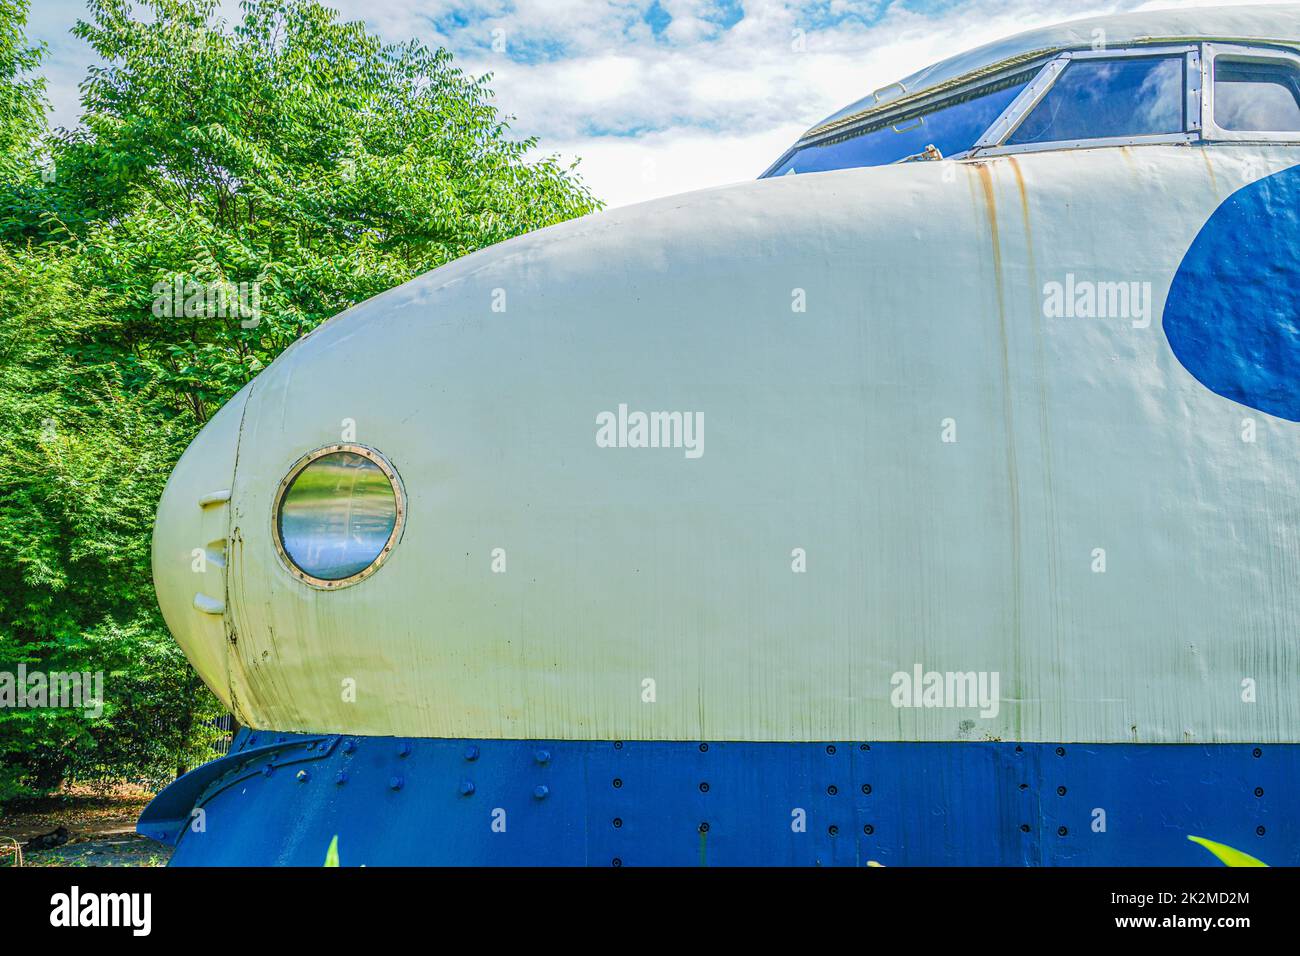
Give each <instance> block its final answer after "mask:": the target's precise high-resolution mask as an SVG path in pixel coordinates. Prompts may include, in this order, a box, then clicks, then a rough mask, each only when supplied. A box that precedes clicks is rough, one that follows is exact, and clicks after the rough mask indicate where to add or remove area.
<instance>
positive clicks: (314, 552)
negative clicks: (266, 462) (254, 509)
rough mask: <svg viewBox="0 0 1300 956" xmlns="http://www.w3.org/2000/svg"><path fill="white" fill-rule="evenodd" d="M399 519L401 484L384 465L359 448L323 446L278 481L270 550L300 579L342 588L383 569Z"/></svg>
mask: <svg viewBox="0 0 1300 956" xmlns="http://www.w3.org/2000/svg"><path fill="white" fill-rule="evenodd" d="M405 514H406V495H405V492H404V491H403V489H402V482H401V479H400V478H399V477H398V475H397V471H396V470H395V469H394V468H393V466H392V464H391V463H389V461H388V459H386V458H385V457H384V456H383V455H381V454H379V452H377V451H375V450H374V449H373V448H367V447H366V446H365V445H327V446H325V447H324V448H318V449H316V450H315V451H313V452H310V453H308V454H306V455H304V456H303V457H302V458H300V459H299V460H298V461H297V462H296V463H295V464H294V466H293V468H291V469H290V470H289V473H288V474H287V475H285V476H284V480H283V481H281V482H280V488H279V490H278V492H277V493H276V496H275V512H274V515H273V520H272V527H273V530H274V534H275V548H276V551H278V552H279V554H280V559H281V560H282V561H283V562H284V565H285V567H286V568H288V569H289V571H290V572H291V573H292V574H293V575H294V577H296V578H298V579H299V580H301V581H305V582H306V583H308V584H310V585H312V586H313V587H318V588H341V587H346V586H348V585H349V584H356V583H357V582H358V581H362V580H365V579H366V578H367V577H369V576H370V575H371V574H373V573H374V572H375V571H376V570H377V569H378V568H379V566H380V565H381V564H383V563H384V560H385V559H386V558H387V557H388V555H389V554H391V553H392V550H393V548H395V547H396V546H397V542H398V541H399V540H400V539H401V536H402V524H403V520H404V518H405Z"/></svg>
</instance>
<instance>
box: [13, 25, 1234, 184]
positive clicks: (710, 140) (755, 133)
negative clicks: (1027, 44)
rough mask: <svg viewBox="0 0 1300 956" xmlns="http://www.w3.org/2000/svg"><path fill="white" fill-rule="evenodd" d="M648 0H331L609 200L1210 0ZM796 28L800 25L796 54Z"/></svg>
mask: <svg viewBox="0 0 1300 956" xmlns="http://www.w3.org/2000/svg"><path fill="white" fill-rule="evenodd" d="M653 2H654V0H606V2H595V0H472V2H465V0H387V2H385V3H382V4H376V3H375V2H374V0H336V2H335V5H336V6H338V7H339V8H340V10H341V12H342V14H343V15H344V17H345V18H347V19H364V20H365V21H366V22H367V24H368V25H369V26H370V28H371V29H372V30H374V31H376V32H378V33H379V34H380V35H381V36H382V37H383V38H384V39H385V40H388V41H390V42H400V41H404V40H406V39H408V38H411V37H418V38H419V39H421V40H423V41H424V42H426V43H428V44H430V45H444V46H447V47H448V48H449V49H451V50H452V51H453V52H454V53H455V54H456V55H457V58H458V61H459V62H460V64H461V66H462V67H463V68H464V69H466V71H467V72H470V73H472V74H481V73H487V72H491V73H492V74H493V81H492V86H493V88H494V90H495V92H496V100H497V103H498V104H499V105H500V106H501V107H502V109H503V110H504V111H505V112H506V113H508V114H511V115H513V116H515V117H516V118H517V119H516V121H515V122H514V123H513V128H514V129H515V131H516V132H517V133H518V134H519V135H535V136H537V137H539V139H540V141H541V145H540V151H541V152H543V153H548V154H549V153H560V154H562V155H564V156H566V157H567V156H581V157H582V158H583V163H582V167H581V169H582V171H583V173H584V175H585V177H586V178H587V180H588V181H589V183H590V184H591V185H592V187H593V189H594V190H595V192H596V193H597V195H599V196H601V197H602V198H604V199H606V200H607V201H608V202H609V203H610V204H611V205H621V204H624V203H628V202H635V201H637V200H640V199H646V198H651V197H654V196H662V195H669V194H671V193H673V192H678V191H682V190H685V189H693V188H700V187H704V186H708V185H715V184H719V183H724V182H731V181H736V180H739V179H747V178H752V177H753V176H755V175H757V174H758V173H759V172H760V171H761V170H762V169H764V168H765V167H766V166H767V165H768V164H769V163H770V162H771V161H772V160H773V159H775V158H776V156H777V155H778V154H779V153H780V152H781V151H782V150H783V149H784V148H785V147H786V146H788V145H789V144H790V142H792V141H793V139H794V138H795V136H797V135H798V133H799V132H801V131H802V130H803V129H805V128H807V127H808V126H809V125H811V124H812V123H814V122H816V121H817V120H819V119H821V118H822V117H823V116H825V115H827V114H828V113H831V112H833V111H834V110H836V109H838V108H840V107H841V106H844V105H845V104H847V103H849V102H852V101H853V100H856V99H858V98H859V97H861V96H863V95H865V94H866V93H867V92H869V91H870V90H873V89H876V88H878V87H881V86H884V85H886V84H888V83H892V82H894V81H896V80H898V79H899V78H901V77H902V76H905V75H906V74H908V73H911V72H913V71H914V70H916V69H918V68H920V67H922V66H925V65H927V64H929V63H932V62H935V61H937V60H940V59H943V58H944V57H947V56H950V55H953V54H955V53H959V52H961V51H963V50H967V49H970V48H972V47H975V46H979V45H980V44H982V43H986V42H989V41H992V40H995V39H998V38H999V37H1003V36H1007V35H1010V34H1013V33H1018V32H1020V31H1023V30H1027V29H1032V28H1033V27H1035V26H1041V25H1047V24H1050V23H1054V22H1059V21H1062V20H1068V19H1074V18H1077V17H1083V16H1090V15H1094V14H1104V13H1108V12H1116V11H1121V10H1133V9H1144V8H1151V7H1175V6H1198V5H1206V3H1207V2H1212V0H1159V2H1155V3H1141V2H1138V0H1080V2H1069V0H1051V2H1043V0H958V2H956V3H945V4H944V7H945V9H944V10H943V12H942V13H931V14H928V15H927V13H926V12H925V10H926V9H927V8H930V9H933V6H934V5H933V4H930V3H927V2H926V0H916V2H914V3H911V4H909V5H908V6H904V5H902V2H900V0H896V2H893V3H886V2H884V0H874V2H871V0H868V2H863V0H829V2H826V0H822V2H808V3H801V2H797V0H728V2H718V0H658V3H657V4H656V8H657V9H656V10H654V11H653V12H652V11H651V6H652V3H653ZM37 6H38V8H39V14H36V13H34V14H33V26H34V31H33V32H36V33H37V35H39V36H42V37H43V38H44V39H46V40H48V41H50V42H51V46H52V49H53V50H54V54H55V56H54V58H53V59H52V60H51V62H50V64H49V66H48V68H47V75H48V77H49V83H50V94H51V99H52V100H53V101H54V104H55V118H56V122H62V123H64V124H70V123H72V122H74V119H75V103H76V92H75V86H76V81H77V80H79V79H80V78H81V74H84V65H85V64H86V63H88V62H89V56H90V51H88V50H86V49H85V48H84V45H81V44H80V42H79V41H72V40H71V38H67V37H60V36H59V33H58V28H57V27H58V25H59V24H63V25H65V26H70V25H71V24H72V22H73V21H74V20H75V18H76V16H77V15H78V14H79V13H80V10H81V5H80V2H79V0H45V2H43V3H38V4H37ZM741 8H743V13H744V16H743V17H742V18H741V19H739V20H736V19H735V18H736V16H737V14H738V13H739V12H740V9H741ZM222 11H223V13H224V15H225V16H227V17H228V18H230V17H233V16H234V15H236V13H237V8H236V6H235V3H234V0H223V3H222ZM882 11H883V14H882ZM652 23H654V24H656V25H657V26H658V28H659V33H658V35H656V33H655V30H654V29H652V25H651V24H652ZM728 23H729V24H730V26H726V24H728ZM36 28H39V29H36ZM493 31H502V32H500V33H498V34H496V35H497V36H499V37H501V38H503V39H504V40H505V42H506V46H507V53H506V54H500V53H494V52H493V51H492V49H491V43H492V40H493V37H494V32H493ZM795 31H803V34H802V41H803V42H802V47H803V50H802V52H799V51H797V50H796V49H795V47H796V46H797V45H798V44H795V43H794V40H795V38H796V33H795ZM78 63H80V64H81V66H82V69H81V70H80V71H78V69H77V68H76V67H77V64H78Z"/></svg>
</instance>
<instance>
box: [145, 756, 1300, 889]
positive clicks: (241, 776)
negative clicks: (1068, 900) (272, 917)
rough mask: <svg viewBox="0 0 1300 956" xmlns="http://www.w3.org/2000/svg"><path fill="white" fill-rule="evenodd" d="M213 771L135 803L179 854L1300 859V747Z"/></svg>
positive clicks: (290, 760)
mask: <svg viewBox="0 0 1300 956" xmlns="http://www.w3.org/2000/svg"><path fill="white" fill-rule="evenodd" d="M214 769H215V770H216V771H219V773H215V774H212V775H211V779H210V780H208V781H207V782H206V783H205V784H203V785H202V788H201V791H200V793H199V795H198V797H197V800H196V799H195V797H194V796H192V795H191V794H190V793H188V792H183V793H180V794H179V795H178V796H177V797H176V799H174V800H172V799H169V794H168V792H164V793H163V794H162V795H160V796H159V798H158V799H157V801H156V802H155V804H154V805H152V806H150V807H149V809H148V810H147V811H146V813H145V816H144V818H143V819H142V820H141V823H140V830H141V832H142V833H145V834H146V835H151V836H155V837H158V838H160V839H163V840H165V841H166V842H169V843H176V851H175V854H174V856H173V858H172V862H173V864H175V865H185V866H196V865H206V866H219V865H300V866H320V865H321V861H322V860H326V859H328V858H334V853H335V851H337V857H336V859H337V862H338V863H339V864H341V865H343V866H363V865H364V866H384V865H401V864H435V865H436V864H447V865H489V866H491V865H542V864H544V865H567V866H583V865H587V866H662V865H675V866H737V865H753V864H767V865H772V864H785V865H806V866H814V865H820V866H833V865H834V866H863V865H867V864H868V863H871V862H874V863H877V864H883V865H885V866H917V865H936V864H944V865H952V864H967V865H1001V866H1024V865H1062V866H1077V865H1125V866H1152V865H1178V866H1220V865H1221V863H1220V862H1219V859H1217V858H1216V856H1215V855H1212V854H1211V853H1207V852H1206V851H1205V849H1203V848H1202V847H1203V846H1205V845H1207V841H1205V840H1204V839H1203V838H1201V837H1200V834H1205V833H1209V834H1213V835H1214V836H1215V838H1216V839H1215V841H1214V842H1219V841H1222V843H1225V844H1227V845H1228V846H1230V847H1233V848H1236V849H1237V850H1238V852H1239V853H1242V855H1246V856H1253V857H1257V858H1259V859H1262V860H1264V861H1265V862H1267V863H1270V864H1272V865H1296V864H1297V863H1300V814H1297V813H1296V809H1297V801H1296V798H1295V788H1294V786H1293V784H1294V781H1295V779H1296V778H1297V775H1298V774H1300V747H1296V746H1281V747H1262V748H1255V747H1250V746H1247V745H1211V746H1200V745H1181V746H1164V745H1133V744H1107V745H1102V746H1080V745H1072V744H1062V745H1057V744H1024V745H1015V744H1009V743H1001V744H999V743H948V744H941V743H935V744H906V743H862V742H851V741H850V742H844V741H837V742H815V743H813V742H810V743H801V744H780V743H770V744H755V743H717V742H697V741H689V742H687V741H683V742H665V741H659V742H645V741H603V742H591V743H586V742H574V741H563V740H554V741H524V740H478V741H464V740H462V741H457V740H428V739H424V740H403V739H398V738H357V737H333V736H330V737H300V736H295V735H268V734H265V733H250V732H247V731H245V732H243V733H242V734H241V737H240V739H239V740H238V741H236V743H235V746H234V747H233V748H232V750H231V755H230V757H228V758H226V759H225V760H223V761H221V762H220V764H219V765H217V766H216V767H215V768H214ZM199 773H202V772H199ZM1207 780H1212V781H1213V783H1214V785H1213V786H1206V785H1205V782H1206V781H1207ZM176 787H177V788H178V790H182V791H185V790H186V789H187V788H186V785H185V783H184V778H182V782H179V783H178V784H176ZM937 794H948V795H951V796H953V797H954V799H951V800H946V801H942V802H940V801H937V800H936V795H937ZM195 805H197V807H198V809H200V810H202V813H201V814H195V813H191V810H190V808H191V807H192V806H195ZM1193 841H1199V843H1200V845H1198V842H1193ZM1241 848H1248V849H1249V850H1250V854H1244V851H1243V850H1242V849H1241ZM327 854H328V856H327ZM1233 859H1237V858H1235V857H1234V858H1233Z"/></svg>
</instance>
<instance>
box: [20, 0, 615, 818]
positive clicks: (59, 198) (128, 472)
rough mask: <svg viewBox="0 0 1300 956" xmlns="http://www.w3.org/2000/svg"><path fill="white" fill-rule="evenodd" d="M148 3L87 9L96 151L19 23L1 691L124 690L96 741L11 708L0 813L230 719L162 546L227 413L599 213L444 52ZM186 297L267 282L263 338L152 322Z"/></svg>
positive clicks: (262, 8)
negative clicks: (167, 510)
mask: <svg viewBox="0 0 1300 956" xmlns="http://www.w3.org/2000/svg"><path fill="white" fill-rule="evenodd" d="M147 8H148V9H147V11H146V12H145V14H144V15H142V16H140V17H139V18H136V17H133V16H132V14H131V11H130V10H129V8H128V7H127V5H126V3H125V2H123V0H90V2H89V4H88V12H87V15H86V18H85V19H84V20H82V21H79V22H78V23H77V25H76V26H75V28H74V29H73V32H74V33H75V34H76V35H78V36H80V37H82V38H83V39H85V40H86V41H88V42H89V43H90V45H91V46H92V47H93V48H94V49H95V51H96V52H97V53H98V55H99V57H100V59H101V60H102V61H103V62H105V63H106V64H107V65H106V66H103V67H99V68H95V69H92V70H91V73H90V76H89V77H88V79H87V81H86V83H85V84H84V86H83V97H82V107H83V114H82V123H83V128H80V129H78V130H74V131H59V132H57V133H44V132H43V131H42V129H41V123H42V117H43V111H42V107H41V100H40V97H41V87H40V84H39V82H36V81H33V80H30V79H26V77H27V73H28V71H30V70H31V69H32V67H33V66H34V65H35V63H36V58H37V56H38V51H35V50H33V49H31V48H30V47H29V46H28V45H27V44H26V43H25V41H24V40H23V39H22V24H23V17H24V14H25V10H24V0H0V152H2V154H3V155H0V172H3V173H4V175H3V176H0V671H5V670H8V671H12V670H14V669H15V668H16V666H17V665H18V664H19V663H24V664H26V665H27V667H28V668H29V669H42V670H45V671H55V670H67V671H103V672H104V674H105V684H104V691H105V696H106V703H105V708H104V712H103V714H102V715H101V716H99V717H97V718H94V719H86V718H85V717H84V716H83V715H82V714H81V713H80V712H78V711H73V710H66V711H60V710H54V709H41V710H23V709H8V710H0V800H3V799H5V798H6V797H9V796H14V795H17V794H31V793H41V792H48V790H50V789H51V788H52V787H54V786H57V784H58V783H59V781H60V780H61V779H63V778H65V777H68V776H70V775H71V776H77V775H81V776H100V775H104V774H108V773H111V774H115V775H119V776H126V777H148V776H155V777H156V776H159V775H160V774H165V773H167V772H170V771H172V770H174V769H175V768H176V767H177V766H178V765H187V764H192V763H195V762H197V761H199V760H201V759H203V758H204V750H205V748H206V745H207V742H208V741H209V739H210V738H211V736H212V732H211V730H210V728H209V727H208V721H209V720H210V718H212V717H213V716H215V715H216V714H217V713H218V712H219V709H218V706H217V704H216V701H215V699H214V698H213V697H212V695H211V694H210V693H209V692H208V691H207V690H206V689H205V688H203V687H202V686H201V684H200V683H199V682H198V679H197V677H195V675H194V673H193V671H192V670H191V669H190V668H189V667H188V665H187V664H186V662H185V660H184V657H183V655H182V654H181V652H180V651H179V649H178V648H177V647H176V645H175V644H174V643H173V642H172V641H171V639H170V637H169V636H168V635H167V632H166V628H165V626H164V624H163V622H162V620H161V615H160V614H159V611H158V608H157V604H156V602H155V600H154V597H153V589H152V583H151V576H150V569H149V540H150V533H151V526H152V520H153V513H154V509H155V506H156V504H157V500H158V497H159V495H160V493H161V491H162V487H163V484H164V482H165V481H166V478H167V475H168V473H169V472H170V470H171V467H172V466H173V464H174V463H175V461H176V460H177V458H178V457H179V455H180V453H181V451H182V450H183V449H184V447H185V445H186V444H187V443H188V441H189V440H190V439H191V438H192V437H193V436H194V435H195V433H196V432H197V431H198V429H199V428H200V427H202V425H203V423H204V422H205V421H207V419H208V418H209V417H211V415H212V413H213V412H214V411H215V410H216V409H217V408H219V407H220V406H221V405H222V403H224V402H225V401H226V400H227V399H228V398H230V396H231V395H233V394H234V393H235V392H236V391H237V390H238V389H239V388H240V387H241V386H243V385H244V384H245V383H246V382H247V381H248V380H249V379H250V378H251V377H252V376H254V375H256V374H257V372H258V371H259V370H260V369H262V368H263V367H265V365H266V364H268V363H269V362H270V361H272V360H273V359H274V358H275V356H276V355H278V354H279V353H280V352H281V351H282V350H283V349H284V348H285V347H286V346H287V345H289V344H290V343H291V342H293V341H294V340H295V339H296V338H298V337H299V336H301V335H303V334H305V333H306V332H308V331H310V330H311V329H312V328H314V327H315V326H316V325H317V324H319V323H320V322H321V321H323V320H324V319H326V318H329V317H330V316H332V315H334V314H336V313H338V312H340V311H342V310H343V309H345V308H347V307H349V306H351V305H354V304H355V303H357V302H360V301H362V300H364V299H367V298H369V297H371V296H373V295H375V294H377V293H379V292H381V291H383V290H385V289H388V288H390V287H392V286H394V285H398V284H400V283H401V282H404V281H406V280H408V279H411V278H414V277H415V276H417V275H419V274H421V273H423V272H425V271H428V270H429V269H432V268H434V267H436V266H439V265H442V264H444V263H446V262H449V261H451V260H453V259H455V258H457V257H459V256H462V255H464V254H466V253H468V252H471V251H473V250H475V249H479V248H482V247H484V246H487V245H491V244H493V243H495V242H499V241H501V240H503V239H506V238H509V237H511V236H514V235H518V234H520V233H523V232H526V231H529V230H532V229H535V228H538V227H541V226H545V225H549V224H551V223H554V222H558V221H561V220H564V219H568V218H571V217H573V216H578V215H582V214H584V213H586V212H589V211H591V210H592V209H594V208H596V207H597V205H598V204H597V203H596V202H595V201H594V200H593V199H592V198H591V196H590V194H589V193H588V192H587V190H586V188H585V187H584V186H583V185H582V184H581V183H580V181H578V180H577V178H576V176H575V175H574V173H573V171H572V169H565V168H562V167H560V166H559V165H558V164H557V163H556V162H555V161H554V160H552V159H542V160H536V161H529V160H527V159H526V156H527V155H528V154H529V153H530V152H531V151H532V150H533V148H534V147H535V145H536V144H535V143H534V142H532V141H531V140H514V139H512V138H511V137H510V135H509V130H508V127H507V124H506V121H505V118H503V117H502V116H501V115H500V114H499V113H498V111H497V109H496V108H495V107H494V106H493V105H492V104H491V102H490V96H491V94H490V91H489V89H488V88H487V86H486V80H485V78H471V77H468V76H466V75H464V74H463V73H462V72H461V71H460V70H458V69H457V68H456V67H455V65H454V64H453V61H452V57H451V55H450V54H449V53H448V52H447V51H445V50H441V49H437V50H430V49H428V48H426V47H424V46H422V45H420V44H418V43H414V42H412V43H408V44H406V45H403V46H396V47H395V46H385V45H383V44H382V43H381V42H380V41H379V40H378V39H376V38H375V37H373V36H371V35H368V34H367V33H366V31H365V29H364V26H363V25H361V24H355V23H342V22H340V21H339V20H338V18H337V16H336V15H335V14H334V13H333V11H331V10H329V9H328V8H326V7H324V6H322V5H320V4H319V3H316V2H313V0H260V2H249V3H245V4H244V5H243V8H242V18H241V19H240V21H239V22H238V23H236V24H234V25H233V26H230V27H228V26H226V25H224V24H221V23H218V22H216V21H215V19H214V17H215V13H214V11H215V2H214V0H153V2H151V3H148V4H147ZM43 158H48V161H49V165H46V166H44V167H43V166H42V160H43ZM177 281H179V282H181V283H186V282H199V283H215V282H226V283H241V282H247V283H257V287H258V289H259V290H260V300H261V301H260V316H259V320H258V321H257V322H256V323H253V322H241V321H240V320H239V318H237V317H236V318H228V317H220V318H219V317H212V316H206V315H198V316H194V317H190V318H186V317H184V316H183V315H180V316H160V315H158V314H155V309H154V303H155V298H156V292H155V287H156V286H157V285H158V284H159V283H162V284H171V283H174V282H177ZM160 287H161V286H160Z"/></svg>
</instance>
